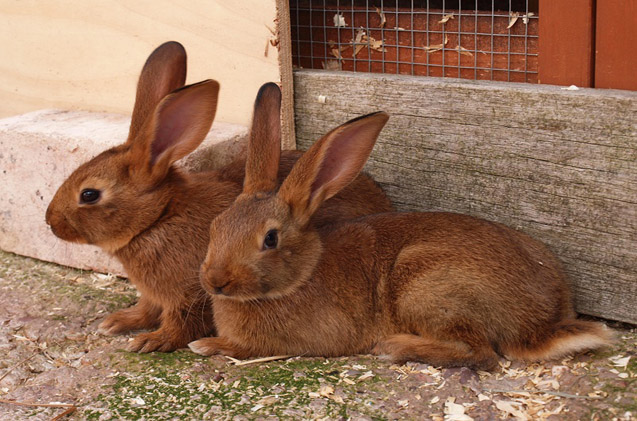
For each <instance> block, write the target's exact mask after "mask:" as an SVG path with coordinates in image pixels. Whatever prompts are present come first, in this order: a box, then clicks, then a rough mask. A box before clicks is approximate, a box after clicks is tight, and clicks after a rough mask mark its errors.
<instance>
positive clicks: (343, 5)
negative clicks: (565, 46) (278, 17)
mask: <svg viewBox="0 0 637 421" xmlns="http://www.w3.org/2000/svg"><path fill="white" fill-rule="evenodd" d="M538 12H539V11H538V4H537V0H504V1H502V0H464V1H463V0H455V1H454V0H421V1H417V0H396V1H383V0H375V1H374V0H364V1H361V0H353V1H352V0H350V1H347V0H290V15H291V20H292V56H293V62H294V65H295V66H297V67H300V68H311V69H331V70H348V71H355V72H374V73H396V74H407V75H422V76H440V77H459V78H466V79H476V80H477V79H481V80H485V79H486V80H499V81H511V82H529V83H537V80H538V20H539V13H538Z"/></svg>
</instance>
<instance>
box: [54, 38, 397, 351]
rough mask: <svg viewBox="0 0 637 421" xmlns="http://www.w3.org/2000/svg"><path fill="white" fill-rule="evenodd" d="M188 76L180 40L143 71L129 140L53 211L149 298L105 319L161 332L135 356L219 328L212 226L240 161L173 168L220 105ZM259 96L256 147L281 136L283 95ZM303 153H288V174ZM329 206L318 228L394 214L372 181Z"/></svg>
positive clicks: (117, 327)
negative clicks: (213, 300)
mask: <svg viewBox="0 0 637 421" xmlns="http://www.w3.org/2000/svg"><path fill="white" fill-rule="evenodd" d="M185 76H186V53H185V51H184V49H183V47H182V46H181V45H180V44H179V43H176V42H169V43H165V44H163V45H161V46H160V47H158V48H157V49H156V50H155V51H154V52H153V53H152V54H151V55H150V57H149V58H148V60H147V61H146V64H145V65H144V68H143V70H142V73H141V76H140V79H139V83H138V87H137V96H136V100H135V108H134V111H133V116H132V121H131V128H130V133H129V136H128V140H127V141H126V143H124V144H122V145H120V146H117V147H115V148H112V149H110V150H107V151H105V152H103V153H101V154H100V155H98V156H97V157H95V158H93V159H92V160H90V161H89V162H87V163H85V164H83V165H81V166H80V167H79V168H78V169H77V170H75V172H73V174H71V175H70V176H69V178H68V179H67V180H66V181H65V182H64V183H63V184H62V186H61V187H60V188H59V190H58V191H57V193H56V194H55V197H54V198H53V200H52V201H51V203H50V205H49V207H48V209H47V213H46V221H47V223H48V224H49V225H50V226H51V229H52V230H53V233H54V234H55V235H57V236H58V237H60V238H62V239H64V240H67V241H74V242H78V243H88V244H96V245H98V246H100V247H102V248H103V249H104V250H106V251H107V252H109V253H111V254H113V255H114V256H116V257H117V258H118V259H119V260H120V261H121V262H122V264H123V265H124V267H125V269H126V271H127V272H128V274H129V276H130V279H131V281H132V282H133V283H134V284H135V285H136V287H137V289H138V290H139V292H140V293H141V297H140V299H139V301H138V303H137V304H136V305H135V306H133V307H131V308H128V309H125V310H121V311H118V312H116V313H114V314H111V315H109V316H108V317H106V319H105V320H104V321H103V322H102V323H101V325H100V328H99V329H100V331H101V332H102V333H105V334H119V333H125V332H129V331H133V330H143V329H157V330H155V331H152V332H149V333H142V334H139V335H137V336H136V337H135V339H134V340H133V341H132V342H131V343H130V344H129V347H128V348H129V349H130V350H132V351H139V352H150V351H155V350H159V351H172V350H174V349H177V348H180V347H184V346H185V345H186V344H187V343H188V342H190V341H193V340H195V339H197V338H200V337H202V336H205V335H208V334H210V333H211V332H213V331H214V325H213V322H212V310H211V308H210V299H209V297H208V295H207V294H206V293H205V291H204V290H203V289H202V287H201V285H200V283H199V278H198V271H199V266H200V264H201V262H202V261H203V258H204V257H205V252H206V247H207V245H208V243H209V227H210V221H212V219H213V218H214V217H215V216H217V215H218V214H219V213H221V212H222V211H223V210H224V209H225V208H226V207H227V206H229V205H230V204H231V203H232V202H233V200H234V199H235V197H236V196H237V195H238V194H239V193H240V192H241V185H242V183H243V176H244V171H245V170H244V167H245V163H244V162H241V161H239V162H237V163H234V164H231V165H229V166H227V167H226V168H223V169H221V170H220V171H211V172H206V173H196V174H187V173H185V172H183V171H182V170H179V169H178V168H176V167H174V166H173V163H174V162H175V161H177V160H178V159H180V158H182V157H184V156H185V155H187V154H189V153H190V152H192V151H193V150H194V149H195V148H197V146H198V145H199V144H200V143H201V142H202V140H203V139H204V138H205V136H206V134H207V133H208V131H209V129H210V126H211V124H212V121H213V119H214V115H215V111H216V106H217V96H218V90H219V85H218V83H217V82H215V81H212V80H209V81H204V82H201V83H198V84H195V85H191V86H188V87H184V88H181V87H182V86H183V84H184V80H185ZM178 88H180V89H178ZM175 89H178V90H176V91H174V92H172V93H171V91H173V90H175ZM261 92H270V94H268V95H265V96H263V97H264V98H267V101H262V100H261V98H262V95H259V97H258V98H257V100H256V102H255V115H254V121H253V126H252V132H251V138H252V139H253V140H254V139H256V138H259V137H261V136H274V137H277V136H280V131H279V130H280V129H279V124H280V121H279V110H280V95H281V94H280V91H279V88H278V87H277V86H276V85H274V84H267V85H264V87H263V88H262V90H261ZM277 141H279V139H277ZM254 150H256V149H254ZM299 155H300V154H299V153H297V152H289V153H284V154H283V156H282V159H281V177H282V176H283V175H284V174H287V173H289V171H290V169H291V167H292V164H293V163H294V162H295V160H296V159H297V158H298V156H299ZM275 178H276V175H275ZM258 182H259V181H258V180H254V179H253V180H251V181H250V183H258ZM268 182H272V180H268ZM347 195H349V196H347ZM328 203H329V202H328ZM328 207H329V208H330V209H326V211H325V212H323V215H321V216H318V217H317V218H316V219H315V220H314V223H316V224H317V225H320V224H324V223H328V222H330V221H332V222H333V221H334V220H337V219H340V218H352V217H358V216H360V215H365V214H369V213H374V212H379V211H385V210H388V209H391V205H390V203H389V201H388V199H387V198H386V196H385V195H384V194H383V192H382V190H381V189H380V188H379V187H378V186H377V185H376V184H375V183H374V182H373V181H372V180H370V179H369V178H368V177H360V178H358V179H357V180H356V181H355V182H354V183H353V185H352V189H350V190H349V191H348V192H343V195H341V197H340V198H338V199H337V200H335V201H333V202H332V203H329V206H328Z"/></svg>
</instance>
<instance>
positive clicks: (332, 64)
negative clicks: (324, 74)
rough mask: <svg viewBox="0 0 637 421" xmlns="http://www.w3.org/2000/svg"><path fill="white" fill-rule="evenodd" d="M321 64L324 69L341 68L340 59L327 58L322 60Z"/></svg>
mask: <svg viewBox="0 0 637 421" xmlns="http://www.w3.org/2000/svg"><path fill="white" fill-rule="evenodd" d="M321 65H322V66H323V68H324V69H325V70H341V61H340V60H331V59H328V60H327V61H326V62H325V61H322V62H321Z"/></svg>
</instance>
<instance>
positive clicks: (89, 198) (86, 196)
mask: <svg viewBox="0 0 637 421" xmlns="http://www.w3.org/2000/svg"><path fill="white" fill-rule="evenodd" d="M99 199H100V191H99V190H95V189H84V190H82V193H80V203H81V204H89V205H90V204H92V203H95V202H97V201H98V200H99Z"/></svg>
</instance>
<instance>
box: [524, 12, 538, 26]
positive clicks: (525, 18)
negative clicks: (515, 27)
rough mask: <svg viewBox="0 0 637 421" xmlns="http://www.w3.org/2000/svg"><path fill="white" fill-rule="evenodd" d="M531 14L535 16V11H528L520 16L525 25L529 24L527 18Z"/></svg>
mask: <svg viewBox="0 0 637 421" xmlns="http://www.w3.org/2000/svg"><path fill="white" fill-rule="evenodd" d="M531 16H535V13H533V12H529V13H527V14H526V15H524V16H522V23H524V24H525V25H528V24H529V18H530V17H531Z"/></svg>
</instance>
